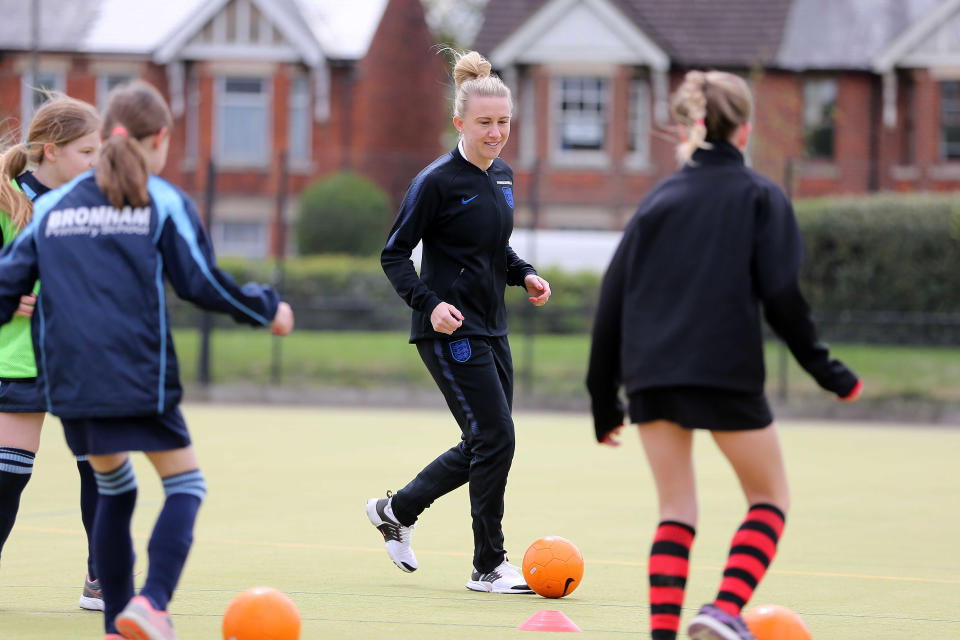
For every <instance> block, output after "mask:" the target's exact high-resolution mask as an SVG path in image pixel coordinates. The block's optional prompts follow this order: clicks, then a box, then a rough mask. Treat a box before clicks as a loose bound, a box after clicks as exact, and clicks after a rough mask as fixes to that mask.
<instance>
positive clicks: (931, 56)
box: [873, 0, 960, 73]
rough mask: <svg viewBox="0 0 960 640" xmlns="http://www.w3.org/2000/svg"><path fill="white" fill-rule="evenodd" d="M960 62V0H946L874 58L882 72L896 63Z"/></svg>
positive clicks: (933, 64) (943, 64) (947, 64)
mask: <svg viewBox="0 0 960 640" xmlns="http://www.w3.org/2000/svg"><path fill="white" fill-rule="evenodd" d="M957 66H960V0H944V1H943V2H942V4H940V5H939V6H937V7H936V8H935V9H934V10H932V11H930V12H928V13H927V14H926V16H925V17H924V18H923V19H921V20H919V21H917V22H916V23H914V24H913V25H912V26H911V27H910V28H909V29H907V30H906V31H905V32H904V33H902V34H901V35H900V36H899V37H897V38H896V39H895V40H894V41H893V42H892V43H891V44H890V45H889V46H888V47H887V48H886V49H885V50H883V51H881V52H880V54H879V55H878V56H877V57H876V58H875V59H874V62H873V68H874V70H875V71H877V72H878V73H888V72H890V71H891V70H892V69H894V68H896V67H928V68H937V67H941V68H943V67H957Z"/></svg>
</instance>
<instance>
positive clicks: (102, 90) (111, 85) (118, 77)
mask: <svg viewBox="0 0 960 640" xmlns="http://www.w3.org/2000/svg"><path fill="white" fill-rule="evenodd" d="M134 78H136V76H135V75H132V74H129V73H105V74H103V75H101V76H98V77H97V107H99V109H100V111H103V110H104V109H105V108H106V106H107V98H108V97H109V96H110V92H111V91H113V90H114V89H116V88H117V87H119V86H120V85H122V84H124V83H125V82H130V81H131V80H133V79H134Z"/></svg>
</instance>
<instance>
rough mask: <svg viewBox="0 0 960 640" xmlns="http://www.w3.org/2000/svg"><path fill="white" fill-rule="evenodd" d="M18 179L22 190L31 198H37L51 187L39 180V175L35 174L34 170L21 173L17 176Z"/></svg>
mask: <svg viewBox="0 0 960 640" xmlns="http://www.w3.org/2000/svg"><path fill="white" fill-rule="evenodd" d="M16 181H17V185H18V186H19V187H20V190H21V191H23V193H24V194H25V195H26V196H27V197H28V198H30V199H31V200H36V199H37V198H39V197H40V196H42V195H43V194H45V193H46V192H47V191H50V188H49V187H47V186H46V185H45V184H43V183H42V182H40V181H39V180H37V177H36V176H35V175H33V172H32V171H25V172H24V173H21V174H20V175H19V176H17V178H16Z"/></svg>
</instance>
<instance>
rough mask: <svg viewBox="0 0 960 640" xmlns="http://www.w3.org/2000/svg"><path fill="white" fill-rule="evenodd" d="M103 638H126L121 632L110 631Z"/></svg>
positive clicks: (116, 639) (110, 639)
mask: <svg viewBox="0 0 960 640" xmlns="http://www.w3.org/2000/svg"><path fill="white" fill-rule="evenodd" d="M103 640H124V638H123V636H122V635H120V634H119V633H108V634H107V635H105V636H104V637H103Z"/></svg>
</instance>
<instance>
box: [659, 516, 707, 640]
mask: <svg viewBox="0 0 960 640" xmlns="http://www.w3.org/2000/svg"><path fill="white" fill-rule="evenodd" d="M695 533H696V532H695V531H694V528H693V527H691V526H690V525H688V524H683V523H682V522H674V521H671V520H665V521H663V522H661V523H660V524H659V525H658V526H657V533H656V535H655V536H654V537H653V546H652V547H651V549H650V565H649V574H650V632H651V634H652V637H653V640H676V637H677V630H678V629H679V628H680V608H681V607H682V606H683V593H684V589H686V586H687V574H688V573H689V568H690V562H689V558H690V547H691V546H692V545H693V536H694V534H695Z"/></svg>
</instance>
